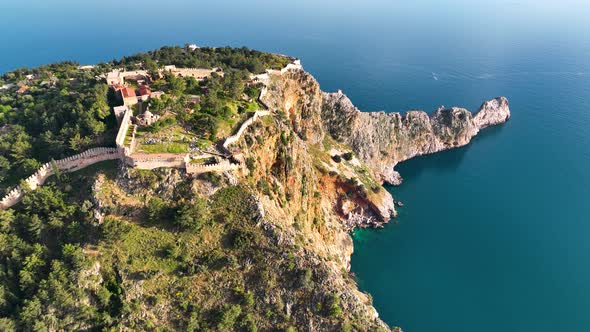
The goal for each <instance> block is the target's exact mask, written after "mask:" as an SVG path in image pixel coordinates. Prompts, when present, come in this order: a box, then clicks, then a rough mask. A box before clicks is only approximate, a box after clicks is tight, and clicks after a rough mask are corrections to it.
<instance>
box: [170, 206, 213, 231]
mask: <svg viewBox="0 0 590 332" xmlns="http://www.w3.org/2000/svg"><path fill="white" fill-rule="evenodd" d="M208 219H209V207H208V206H207V202H206V201H205V200H203V199H196V200H195V202H194V203H192V204H186V205H183V206H181V207H180V209H178V211H177V213H176V219H175V223H176V224H177V225H178V226H179V227H180V229H182V230H184V231H197V230H199V229H200V228H201V226H202V225H203V224H204V223H205V222H206V221H207V220H208Z"/></svg>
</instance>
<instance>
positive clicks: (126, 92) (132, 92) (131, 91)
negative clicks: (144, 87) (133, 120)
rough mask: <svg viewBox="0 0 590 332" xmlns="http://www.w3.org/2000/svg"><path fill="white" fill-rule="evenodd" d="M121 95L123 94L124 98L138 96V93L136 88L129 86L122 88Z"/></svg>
mask: <svg viewBox="0 0 590 332" xmlns="http://www.w3.org/2000/svg"><path fill="white" fill-rule="evenodd" d="M121 95H122V96H123V98H130V97H137V95H136V94H135V90H134V89H132V88H129V87H125V88H123V89H121Z"/></svg>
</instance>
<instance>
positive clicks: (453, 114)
mask: <svg viewBox="0 0 590 332" xmlns="http://www.w3.org/2000/svg"><path fill="white" fill-rule="evenodd" d="M509 118H510V108H509V105H508V99H506V98H505V97H498V98H494V99H492V100H489V101H486V102H484V103H483V104H482V105H481V107H480V108H479V110H478V112H476V113H475V115H473V114H472V113H471V112H469V111H468V110H466V109H464V108H458V107H452V108H444V107H441V108H439V109H437V110H436V111H435V112H434V113H433V114H432V115H430V116H429V115H428V114H427V113H426V112H424V111H415V110H413V111H408V112H407V113H406V114H405V115H401V114H400V113H385V112H361V111H360V110H359V109H357V108H356V107H355V106H354V105H353V104H352V102H351V101H350V99H349V98H348V97H347V96H346V95H345V94H343V93H341V92H337V93H324V94H323V105H322V121H323V123H324V125H325V126H326V129H327V131H328V133H329V134H330V135H331V136H332V137H333V138H334V139H335V140H337V141H339V142H342V143H345V144H348V145H350V146H351V147H352V149H353V150H354V151H355V153H356V154H357V155H358V156H359V158H360V159H362V160H363V161H364V162H365V163H366V164H367V166H369V168H371V170H372V171H373V174H374V175H375V176H376V177H377V178H378V179H380V180H381V181H384V182H387V183H390V184H395V185H397V184H400V183H401V177H400V175H399V174H398V173H397V172H396V171H395V170H394V167H395V165H397V164H398V163H399V162H402V161H404V160H408V159H410V158H413V157H415V156H420V155H424V154H429V153H434V152H439V151H443V150H447V149H451V148H455V147H460V146H464V145H466V144H468V143H469V142H470V141H471V138H473V136H475V135H477V133H478V132H479V131H480V130H481V129H483V128H486V127H489V126H492V125H497V124H500V123H504V122H506V121H507V120H508V119H509Z"/></svg>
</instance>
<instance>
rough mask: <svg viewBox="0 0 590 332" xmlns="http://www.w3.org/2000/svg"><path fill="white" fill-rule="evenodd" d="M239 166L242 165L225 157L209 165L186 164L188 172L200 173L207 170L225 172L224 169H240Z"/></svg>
mask: <svg viewBox="0 0 590 332" xmlns="http://www.w3.org/2000/svg"><path fill="white" fill-rule="evenodd" d="M239 167H240V165H238V164H232V163H230V162H229V161H228V160H225V159H224V160H222V161H220V162H218V163H215V164H208V165H203V164H192V163H187V164H186V172H187V173H188V174H200V173H206V172H224V171H229V170H235V169H238V168H239Z"/></svg>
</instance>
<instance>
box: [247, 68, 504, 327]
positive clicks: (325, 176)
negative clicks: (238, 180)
mask: <svg viewBox="0 0 590 332" xmlns="http://www.w3.org/2000/svg"><path fill="white" fill-rule="evenodd" d="M267 88H268V91H267V93H266V94H265V95H264V97H263V102H264V103H265V104H266V105H268V106H269V108H271V110H272V111H273V115H271V116H269V117H268V118H266V119H265V120H264V121H262V122H261V123H258V124H257V125H255V126H253V127H252V128H251V129H249V131H248V132H247V133H246V134H245V137H244V140H243V141H242V142H241V143H240V144H239V147H240V150H241V151H243V152H244V154H245V156H246V159H247V160H248V162H247V163H248V165H249V166H248V168H249V172H248V174H246V175H244V177H243V178H242V181H245V182H247V183H249V184H250V186H251V187H256V188H257V189H258V195H259V198H260V202H261V206H262V207H263V209H264V211H265V212H266V218H267V220H268V221H269V223H271V224H273V225H278V228H277V229H281V230H282V232H283V234H284V235H283V237H284V238H291V239H304V240H302V241H301V242H300V245H301V246H302V247H303V248H304V249H305V250H306V251H307V252H308V253H309V254H311V253H313V255H317V257H323V262H324V263H322V264H320V265H325V266H326V267H328V270H331V271H332V274H331V281H330V283H329V284H330V285H331V287H335V289H337V292H338V293H341V294H345V295H343V296H342V298H343V299H346V300H345V301H343V304H344V306H345V308H346V310H350V311H351V312H354V315H355V316H356V317H362V320H363V321H366V322H371V323H370V324H369V325H372V324H376V325H375V326H381V327H383V326H385V325H384V324H383V323H382V322H381V321H380V320H379V318H378V316H377V314H376V311H375V310H374V308H373V307H372V306H371V304H370V302H369V301H368V298H367V297H366V295H364V294H362V293H360V292H358V290H356V287H355V286H353V288H354V289H351V288H350V286H351V284H350V279H349V277H348V276H343V275H342V274H340V273H339V272H338V271H341V270H342V269H346V270H348V269H349V260H350V255H351V254H352V251H353V248H352V241H351V240H350V236H349V234H348V232H349V231H350V230H351V229H353V228H355V227H375V226H380V225H381V224H382V223H384V222H387V221H388V220H389V219H390V218H391V217H394V216H395V214H396V212H395V208H394V201H393V197H392V196H391V195H390V194H389V192H388V191H387V190H385V189H384V188H383V187H382V186H381V184H382V182H383V181H386V182H389V183H399V182H400V177H399V175H398V174H397V173H396V172H395V171H394V170H393V167H394V166H395V165H396V164H397V163H399V162H401V161H403V160H407V159H409V158H412V157H414V156H418V155H422V154H427V153H433V152H437V151H442V150H445V149H450V148H453V147H459V146H462V145H465V144H467V143H469V141H470V140H471V138H472V137H473V136H475V135H476V134H477V133H478V132H479V130H481V129H482V128H485V127H487V126H490V125H495V124H499V123H502V122H504V121H506V120H507V119H508V118H509V116H510V111H509V108H508V101H507V99H506V98H503V97H501V98H496V99H493V100H491V101H488V102H485V103H484V104H483V105H482V106H481V108H480V110H479V111H478V112H477V113H476V114H475V116H474V115H473V114H472V113H470V112H469V111H467V110H465V109H462V108H449V109H445V108H440V109H438V110H437V111H436V112H434V114H432V115H431V116H429V115H428V114H427V113H425V112H422V111H410V112H408V113H407V114H406V115H404V116H402V115H401V114H399V113H384V112H376V113H368V112H360V111H359V110H358V109H357V108H356V107H354V105H353V104H352V102H351V101H350V100H349V99H348V97H346V96H345V95H344V94H342V93H341V92H338V93H325V92H322V91H321V89H320V86H319V84H318V83H317V81H316V80H315V79H314V78H313V77H312V76H311V75H310V74H309V73H307V72H305V71H303V70H291V71H288V72H286V73H278V72H277V73H273V74H271V75H270V79H269V81H268V83H267ZM296 241H297V240H296ZM325 327H327V325H326V326H325Z"/></svg>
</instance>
